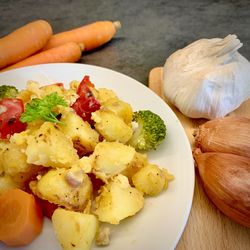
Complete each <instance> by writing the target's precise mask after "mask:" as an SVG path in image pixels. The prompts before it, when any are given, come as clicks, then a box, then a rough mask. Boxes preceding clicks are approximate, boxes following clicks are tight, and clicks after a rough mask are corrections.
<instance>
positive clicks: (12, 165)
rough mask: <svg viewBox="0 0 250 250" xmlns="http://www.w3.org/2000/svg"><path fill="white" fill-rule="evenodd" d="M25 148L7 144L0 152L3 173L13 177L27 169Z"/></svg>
mask: <svg viewBox="0 0 250 250" xmlns="http://www.w3.org/2000/svg"><path fill="white" fill-rule="evenodd" d="M24 150H25V148H24V147H22V146H19V145H17V144H15V143H9V144H7V145H6V146H5V148H4V149H3V150H2V152H1V165H2V166H3V169H4V172H5V173H7V174H9V175H11V176H14V175H16V174H18V173H20V172H25V171H27V170H28V169H29V164H28V163H27V156H26V154H25V153H24Z"/></svg>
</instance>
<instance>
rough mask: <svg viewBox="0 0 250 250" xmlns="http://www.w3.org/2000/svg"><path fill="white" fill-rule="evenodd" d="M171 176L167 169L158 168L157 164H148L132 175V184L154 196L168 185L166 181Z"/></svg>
mask: <svg viewBox="0 0 250 250" xmlns="http://www.w3.org/2000/svg"><path fill="white" fill-rule="evenodd" d="M171 180H173V176H172V175H170V174H168V172H167V170H165V169H160V168H159V167H158V166H157V165H154V164H148V165H146V166H145V167H143V168H141V169H140V170H139V171H138V172H137V173H135V174H134V175H133V177H132V182H133V184H134V186H135V187H136V188H137V189H138V190H140V191H142V192H143V193H144V194H147V195H150V196H155V195H158V194H159V193H160V192H161V191H162V190H163V189H166V188H167V187H168V182H169V181H171Z"/></svg>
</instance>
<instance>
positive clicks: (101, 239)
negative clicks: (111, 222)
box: [95, 227, 110, 246]
mask: <svg viewBox="0 0 250 250" xmlns="http://www.w3.org/2000/svg"><path fill="white" fill-rule="evenodd" d="M109 242H110V228H109V227H99V230H98V231H97V234H96V239H95V243H96V245H97V246H107V245H109Z"/></svg>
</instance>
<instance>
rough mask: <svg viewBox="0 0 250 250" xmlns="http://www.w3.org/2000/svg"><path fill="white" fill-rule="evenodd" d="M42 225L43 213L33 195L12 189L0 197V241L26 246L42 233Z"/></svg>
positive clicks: (16, 245) (10, 244)
mask: <svg viewBox="0 0 250 250" xmlns="http://www.w3.org/2000/svg"><path fill="white" fill-rule="evenodd" d="M42 225H43V216H42V212H41V209H40V207H39V206H38V203H37V202H36V200H35V198H34V196H33V195H32V194H28V193H26V192H24V191H22V190H21V189H10V190H8V191H6V192H4V193H2V194H1V195H0V241H2V242H4V243H5V244H6V245H8V246H13V247H18V246H25V245H27V244H29V243H31V242H32V241H33V240H34V239H35V238H36V237H37V236H38V235H39V234H40V233H41V230H42Z"/></svg>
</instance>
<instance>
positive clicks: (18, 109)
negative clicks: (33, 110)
mask: <svg viewBox="0 0 250 250" xmlns="http://www.w3.org/2000/svg"><path fill="white" fill-rule="evenodd" d="M23 111H24V105H23V101H22V100H20V99H18V98H4V99H2V100H0V138H1V139H7V138H8V137H9V136H10V135H12V134H14V133H18V132H21V131H23V130H25V128H26V124H25V123H22V122H21V121H20V117H21V114H22V113H23Z"/></svg>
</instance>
